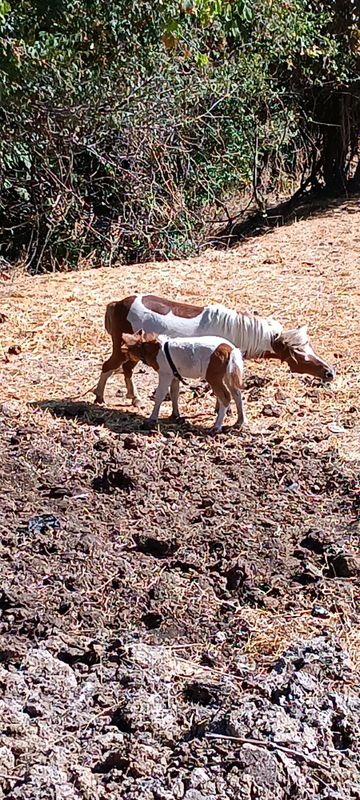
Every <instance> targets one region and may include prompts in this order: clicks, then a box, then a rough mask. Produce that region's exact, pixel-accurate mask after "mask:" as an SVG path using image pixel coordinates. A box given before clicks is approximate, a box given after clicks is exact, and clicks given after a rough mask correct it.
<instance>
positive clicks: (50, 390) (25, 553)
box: [0, 200, 360, 800]
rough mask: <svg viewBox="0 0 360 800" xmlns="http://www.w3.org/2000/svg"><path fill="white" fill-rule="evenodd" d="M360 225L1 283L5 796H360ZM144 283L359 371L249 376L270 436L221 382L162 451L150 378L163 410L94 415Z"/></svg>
mask: <svg viewBox="0 0 360 800" xmlns="http://www.w3.org/2000/svg"><path fill="white" fill-rule="evenodd" d="M359 219H360V215H359V203H358V200H357V201H355V200H354V201H351V202H347V203H344V204H342V205H339V206H334V207H333V208H331V209H330V210H328V211H327V212H323V213H322V214H319V215H317V216H314V217H313V218H310V219H308V220H306V221H300V222H297V223H295V224H293V225H292V226H291V227H286V228H281V229H278V230H276V231H273V232H272V233H271V234H269V235H267V236H264V237H261V238H257V239H252V240H247V241H246V242H244V243H243V244H241V245H240V246H239V247H238V248H237V249H235V250H232V251H231V252H221V253H219V252H215V251H207V252H205V253H204V254H203V255H202V256H201V257H199V258H197V259H192V260H189V261H183V262H176V263H161V264H146V265H143V264H142V265H138V266H136V267H131V268H122V267H120V268H119V269H113V270H105V269H104V270H96V271H91V272H83V273H76V274H74V273H72V274H66V275H64V274H62V275H47V276H43V277H39V278H30V277H27V276H24V275H21V274H19V275H17V276H15V277H14V278H12V279H11V280H10V281H6V282H3V283H2V284H1V286H0V289H1V294H0V311H1V312H2V313H3V314H5V315H6V317H7V319H6V320H5V321H4V322H3V323H2V324H1V326H0V332H1V336H2V348H3V353H4V358H3V362H2V364H1V396H0V403H1V412H0V429H1V439H0V474H1V477H0V535H1V579H2V580H1V591H0V614H1V617H0V634H1V638H0V662H1V666H0V685H1V690H2V698H1V699H0V709H1V716H2V719H3V721H4V724H3V727H2V731H1V733H0V798H1V797H6V798H8V800H18V798H21V799H22V798H23V799H24V800H25V798H26V800H29V799H30V800H31V799H32V798H34V800H35V798H36V800H37V799H38V798H44V800H45V798H46V800H48V798H52V797H54V798H56V800H63V799H64V800H65V798H67V800H80V798H85V799H86V798H87V799H88V800H97V799H98V800H102V798H105V797H111V798H114V800H117V798H139V797H141V798H144V799H145V800H172V798H182V797H184V798H186V800H203V799H204V798H207V799H208V800H210V798H211V799H212V800H215V799H216V798H223V800H226V799H227V798H229V800H235V798H236V800H238V799H239V798H240V799H241V800H242V799H243V798H244V800H251V799H252V798H256V797H261V798H264V800H285V798H290V797H294V796H296V797H298V798H304V800H305V798H315V797H316V798H323V800H326V799H327V800H329V799H330V798H332V799H333V800H342V799H343V798H358V796H359V795H358V781H359V777H360V774H359V769H358V767H359V758H360V751H359V742H358V738H357V727H358V719H359V712H360V704H359V700H358V697H357V693H356V685H357V683H358V674H359V673H358V670H359V666H360V642H359V625H358V620H359V616H358V614H359V596H358V589H359V560H358V558H359V557H358V534H359V484H358V476H359V469H360V437H359V433H360V414H359V383H360V370H359V353H360V335H359V331H360V277H359V275H360V272H359V267H360V226H359ZM142 290H144V291H151V292H153V293H157V294H163V295H165V296H166V295H168V296H171V297H177V298H181V299H184V300H186V299H188V300H191V301H196V302H197V301H201V300H204V301H206V300H208V301H220V302H224V303H227V304H228V305H229V306H231V307H235V308H239V309H240V308H241V309H253V310H257V311H258V312H259V313H264V314H272V315H273V316H275V317H277V318H279V319H280V320H281V321H282V322H283V323H292V324H294V325H295V324H298V323H301V322H307V323H308V325H309V333H310V337H311V341H312V343H313V345H314V348H315V349H316V350H317V351H318V352H319V354H320V355H323V356H324V358H326V359H327V360H328V361H329V362H330V363H335V364H336V366H337V377H336V379H335V381H334V383H333V384H332V385H331V386H329V387H326V388H325V387H322V386H319V385H318V384H317V382H316V381H313V380H311V379H309V378H299V377H291V376H290V375H289V373H288V371H287V369H286V368H285V366H282V365H277V364H272V363H267V364H263V363H260V362H257V363H248V364H247V366H246V382H247V388H246V391H245V402H246V405H247V412H248V417H249V426H248V428H247V429H246V430H244V431H243V432H238V431H231V430H230V431H228V432H226V433H224V434H222V435H221V436H220V437H218V438H216V439H212V438H211V437H209V436H208V434H207V430H206V429H207V428H208V427H209V426H210V424H211V422H212V419H213V407H214V400H213V398H212V397H210V396H209V394H208V393H207V392H206V387H204V386H203V385H201V384H198V385H195V386H193V387H191V388H190V387H186V388H184V389H183V390H182V395H181V403H182V408H183V409H184V410H185V414H186V417H187V423H186V424H185V426H184V427H180V426H178V425H170V424H169V423H167V422H166V420H164V421H163V422H162V424H161V425H160V429H159V431H157V432H155V433H151V434H146V433H145V432H143V431H142V429H141V423H142V421H143V416H144V414H147V413H148V411H149V409H150V407H151V400H150V399H149V397H150V394H151V392H152V390H153V388H154V386H155V384H156V380H155V376H154V375H153V374H151V373H149V372H148V371H147V370H146V369H145V368H144V367H140V368H139V369H138V370H137V373H136V382H137V384H138V386H139V390H140V393H141V396H142V398H143V401H144V405H143V408H142V409H141V410H140V411H139V410H134V409H132V408H128V407H127V405H126V403H127V401H126V400H125V399H124V398H123V396H122V395H121V394H120V395H119V393H118V390H119V388H120V390H122V388H123V387H122V378H121V376H116V377H114V378H113V379H112V380H111V381H109V383H108V389H107V406H106V407H105V408H98V407H95V406H94V405H93V403H92V396H91V394H87V395H85V396H82V395H84V393H85V392H86V391H87V390H88V389H90V388H91V387H92V386H93V385H94V384H95V383H96V381H97V378H98V373H99V369H100V367H101V362H102V360H103V358H104V356H105V354H107V353H108V352H109V349H110V348H109V340H108V337H107V336H106V334H105V332H104V329H103V317H104V309H105V305H106V303H107V302H108V301H109V300H111V299H115V298H119V299H120V298H121V297H123V296H125V295H126V294H130V293H132V292H134V291H142ZM13 348H15V350H14V349H13ZM9 349H10V350H9ZM18 349H20V352H17V350H18ZM44 515H47V516H46V517H44ZM225 737H230V739H227V738H225Z"/></svg>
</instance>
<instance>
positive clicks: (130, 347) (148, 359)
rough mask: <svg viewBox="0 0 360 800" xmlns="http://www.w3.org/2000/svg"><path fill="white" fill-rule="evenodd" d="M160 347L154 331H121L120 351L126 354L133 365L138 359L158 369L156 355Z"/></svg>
mask: <svg viewBox="0 0 360 800" xmlns="http://www.w3.org/2000/svg"><path fill="white" fill-rule="evenodd" d="M159 349H160V342H159V340H158V337H157V336H156V334H155V333H145V332H144V331H142V330H140V331H137V332H136V333H123V335H122V344H121V352H122V353H124V354H125V355H126V356H127V360H128V361H131V362H132V363H133V364H134V365H135V364H137V363H138V362H139V361H144V363H145V364H148V365H149V366H150V367H154V369H158V366H157V362H156V355H157V353H158V351H159Z"/></svg>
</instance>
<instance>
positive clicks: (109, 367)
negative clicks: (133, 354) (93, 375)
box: [94, 349, 126, 403]
mask: <svg viewBox="0 0 360 800" xmlns="http://www.w3.org/2000/svg"><path fill="white" fill-rule="evenodd" d="M125 359H126V356H125V355H124V353H122V352H121V350H120V349H119V350H115V351H114V352H113V353H112V355H111V356H110V358H108V359H107V361H104V363H103V365H102V370H101V375H100V378H99V380H98V382H97V385H96V387H95V389H94V394H95V403H104V391H105V386H106V383H107V381H108V380H109V378H110V376H111V375H112V374H113V373H114V372H116V371H117V370H118V369H119V368H120V367H121V366H122V365H123V363H124V360H125Z"/></svg>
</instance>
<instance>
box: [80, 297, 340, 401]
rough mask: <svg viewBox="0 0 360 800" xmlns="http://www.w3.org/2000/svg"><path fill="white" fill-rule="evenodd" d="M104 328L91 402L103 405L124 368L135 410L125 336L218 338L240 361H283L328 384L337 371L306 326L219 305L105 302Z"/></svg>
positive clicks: (127, 299)
mask: <svg viewBox="0 0 360 800" xmlns="http://www.w3.org/2000/svg"><path fill="white" fill-rule="evenodd" d="M105 328H106V330H107V332H108V333H109V334H110V336H111V337H112V343H113V352H112V354H111V356H110V358H108V359H107V360H106V361H105V362H104V364H103V366H102V371H101V375H100V379H99V381H98V384H97V386H96V389H95V390H94V393H95V402H97V403H103V402H104V390H105V385H106V381H107V380H108V378H110V375H112V373H113V372H116V371H117V370H118V369H119V368H120V367H122V368H123V372H124V378H125V384H126V389H127V395H126V396H127V397H128V398H129V399H130V400H131V401H132V403H133V405H138V402H139V400H138V397H137V394H136V392H135V388H134V384H133V380H132V372H133V369H134V363H133V362H132V361H130V360H129V359H128V357H127V355H126V352H124V351H123V350H122V349H121V346H122V344H123V334H124V333H136V332H137V331H138V330H140V329H142V330H143V331H145V332H146V333H158V334H165V335H166V336H169V337H170V338H174V337H179V336H183V337H189V336H208V335H210V336H221V337H223V338H225V339H227V340H228V341H230V342H231V343H232V344H234V345H235V347H238V348H239V350H241V352H242V354H243V356H244V358H249V359H254V358H276V359H279V360H280V361H286V362H287V364H288V365H289V367H290V370H291V372H297V373H300V374H302V375H303V374H306V375H313V376H314V377H317V378H320V379H321V380H323V381H331V380H333V378H334V377H335V370H334V369H333V368H332V367H331V366H329V364H327V363H326V362H325V361H323V360H322V359H321V358H319V356H317V355H316V353H315V352H314V350H313V349H312V347H311V345H310V343H309V339H308V335H307V327H306V325H302V326H301V327H299V328H293V329H290V330H284V329H283V326H282V325H281V324H280V323H279V322H276V321H275V320H273V319H272V318H270V317H259V316H256V315H250V314H243V313H239V312H237V311H231V310H230V309H229V308H226V307H225V306H223V305H207V306H193V305H188V304H187V303H178V302H176V301H173V300H165V299H163V298H161V297H155V296H154V295H151V294H147V295H141V294H138V295H131V296H130V297H125V298H124V299H123V300H119V301H117V302H112V303H109V304H108V306H107V308H106V313H105Z"/></svg>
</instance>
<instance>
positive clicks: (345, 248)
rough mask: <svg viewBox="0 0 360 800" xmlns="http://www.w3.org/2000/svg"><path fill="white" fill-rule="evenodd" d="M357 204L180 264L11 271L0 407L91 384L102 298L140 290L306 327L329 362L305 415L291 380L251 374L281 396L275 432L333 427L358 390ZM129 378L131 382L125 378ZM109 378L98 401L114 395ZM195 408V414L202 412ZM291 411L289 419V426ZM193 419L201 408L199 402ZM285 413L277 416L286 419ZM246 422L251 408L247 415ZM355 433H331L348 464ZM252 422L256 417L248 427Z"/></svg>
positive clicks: (99, 355) (4, 305)
mask: <svg viewBox="0 0 360 800" xmlns="http://www.w3.org/2000/svg"><path fill="white" fill-rule="evenodd" d="M359 220H360V214H359V201H358V200H353V201H351V202H347V203H344V204H343V205H341V206H340V207H334V208H332V209H330V210H328V211H325V212H322V213H320V214H318V215H316V216H314V217H313V218H312V219H308V220H304V221H300V222H297V223H295V224H293V225H291V226H289V227H284V228H280V229H277V230H275V231H273V232H272V233H269V234H268V235H266V236H263V237H260V238H257V239H249V240H247V241H245V242H244V243H243V244H241V245H239V246H238V247H237V248H236V249H234V250H232V251H229V252H216V251H211V250H208V251H206V252H205V253H204V254H203V255H202V256H201V257H198V258H194V259H192V260H190V261H189V260H188V261H177V262H170V263H149V264H140V265H135V266H131V267H119V268H118V269H111V270H109V269H100V270H92V271H88V272H81V273H69V274H56V275H46V276H41V277H37V278H30V277H28V276H25V275H17V276H16V277H15V278H13V279H12V280H11V281H9V282H6V283H5V282H2V283H1V284H0V292H1V294H0V302H1V306H0V310H1V311H2V312H3V313H5V314H6V315H7V316H8V321H7V322H6V323H5V324H3V325H1V328H0V331H1V335H2V347H3V350H4V352H5V353H6V352H7V349H8V347H11V346H12V345H20V346H21V353H20V354H19V355H17V356H16V355H10V356H8V358H9V361H8V362H7V363H5V362H4V361H3V363H2V365H1V366H2V369H1V382H2V391H1V399H2V400H10V399H12V400H17V401H20V403H21V405H22V404H23V403H27V402H29V401H38V400H42V399H44V398H46V399H51V398H59V397H70V396H76V395H79V394H82V393H83V392H84V391H85V390H86V389H88V388H90V387H91V386H92V385H94V383H95V382H96V381H97V377H98V372H99V369H100V367H101V362H102V360H103V357H104V356H105V355H106V354H107V353H108V352H109V349H110V347H109V344H110V343H109V339H108V337H107V335H106V334H105V331H104V324H103V319H104V309H105V305H106V303H107V302H108V301H109V300H112V299H116V298H118V299H120V298H121V297H123V296H125V295H127V294H131V293H132V292H136V291H150V292H154V293H157V294H160V295H164V296H171V297H174V298H181V299H184V300H190V301H193V302H201V301H205V302H206V301H211V302H215V301H219V302H223V303H226V304H228V305H229V306H230V307H233V308H239V309H250V310H251V309H252V310H257V311H258V312H259V313H261V314H272V315H273V316H275V317H277V318H279V319H280V320H281V321H282V322H283V323H285V324H286V323H289V324H298V323H300V322H304V321H306V322H307V323H308V325H309V331H310V335H311V340H312V342H313V344H314V346H315V349H316V350H318V352H319V353H320V354H321V355H323V356H324V357H325V358H326V359H327V360H329V362H331V363H336V365H337V371H338V375H337V378H336V380H335V382H334V384H333V385H332V387H331V388H330V389H327V390H324V391H323V392H321V393H319V395H318V400H317V403H316V407H315V409H314V404H313V403H312V402H310V403H309V402H306V400H304V397H303V394H304V393H303V384H302V381H301V379H300V380H299V379H298V378H291V377H290V376H289V374H288V372H287V370H286V369H285V367H281V366H278V365H276V364H275V365H274V364H272V365H271V366H269V365H268V364H266V365H259V367H258V366H257V370H258V371H259V370H260V371H264V373H266V374H267V375H269V374H271V375H272V377H273V383H272V386H271V387H270V389H269V400H270V401H271V399H272V398H271V392H275V391H276V386H277V385H279V384H280V385H281V386H282V388H283V389H284V388H285V391H286V395H287V403H286V408H285V409H284V414H283V417H282V424H283V426H285V427H286V426H287V425H291V426H292V427H293V426H294V425H295V426H299V427H300V428H301V427H303V426H304V425H307V424H308V422H309V421H310V420H311V424H313V422H314V410H315V411H316V417H317V421H318V422H319V421H320V420H321V424H322V425H325V426H329V425H331V423H335V424H337V425H340V426H341V423H342V420H343V417H344V414H345V413H346V412H347V410H348V409H349V408H350V407H352V406H356V402H357V393H358V390H359V386H360V370H359V365H360V362H359V352H360V333H359V332H360V272H359V268H360V228H359ZM137 380H138V381H139V378H138V379H137ZM117 385H118V384H117V383H116V381H114V380H113V381H111V382H110V384H109V389H108V400H109V402H110V403H111V404H112V405H114V404H115V405H116V404H118V403H119V401H118V400H116V399H115V390H116V387H117ZM205 408H206V406H205ZM294 408H295V409H296V411H297V412H298V413H297V415H296V418H294ZM192 410H193V412H194V413H195V414H196V412H198V411H199V412H201V411H204V404H203V403H202V402H200V403H199V404H198V406H197V404H195V405H194V406H193V407H192ZM287 410H288V411H289V414H288V415H287V413H286V412H287ZM249 413H250V419H251V409H249ZM352 419H353V421H354V422H355V421H356V426H355V428H352V429H351V430H348V431H345V432H344V433H343V434H340V435H339V434H334V437H333V438H334V440H336V441H337V443H338V444H339V446H340V449H342V451H343V453H344V456H346V457H347V458H349V459H356V458H357V457H359V456H360V448H359V443H358V441H356V435H357V433H358V432H359V417H358V415H357V414H356V412H354V415H353V417H352ZM252 421H253V422H256V420H254V419H253V420H252Z"/></svg>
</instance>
